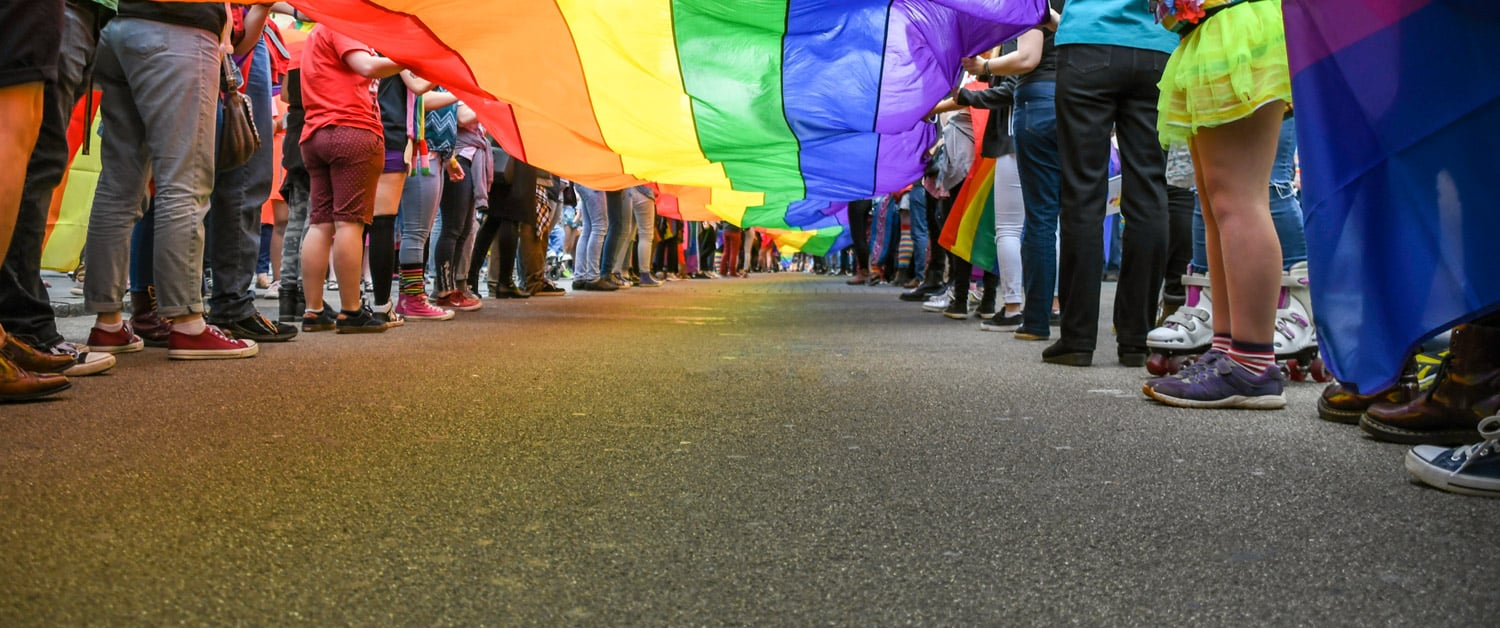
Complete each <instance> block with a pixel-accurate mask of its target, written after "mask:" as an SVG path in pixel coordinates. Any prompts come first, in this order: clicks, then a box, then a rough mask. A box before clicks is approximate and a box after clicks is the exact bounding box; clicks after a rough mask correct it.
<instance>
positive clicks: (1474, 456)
mask: <svg viewBox="0 0 1500 628" xmlns="http://www.w3.org/2000/svg"><path fill="white" fill-rule="evenodd" d="M1479 435H1480V436H1483V437H1484V438H1485V440H1484V442H1482V443H1476V444H1473V445H1469V446H1468V447H1458V448H1454V450H1453V453H1452V454H1451V456H1450V457H1451V458H1452V460H1453V461H1454V462H1457V463H1459V465H1458V469H1457V470H1456V471H1455V472H1456V473H1462V472H1463V470H1464V469H1465V468H1467V467H1468V466H1469V465H1470V464H1472V463H1474V462H1477V461H1478V460H1479V459H1480V458H1484V457H1486V456H1489V455H1492V454H1500V414H1497V415H1495V416H1492V417H1486V418H1485V419H1484V420H1483V421H1480V422H1479Z"/></svg>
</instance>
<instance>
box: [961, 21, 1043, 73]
mask: <svg viewBox="0 0 1500 628" xmlns="http://www.w3.org/2000/svg"><path fill="white" fill-rule="evenodd" d="M1045 41H1046V40H1045V37H1044V36H1043V35H1042V31H1039V30H1037V29H1034V28H1033V29H1031V30H1029V31H1026V32H1025V33H1022V34H1021V38H1020V39H1019V40H1017V41H1016V50H1015V52H1011V53H1008V54H1004V55H1001V56H999V57H994V58H991V59H980V58H979V57H970V58H967V59H964V70H967V71H968V72H969V73H970V74H973V75H975V76H1016V75H1020V74H1025V73H1027V72H1030V71H1032V70H1035V69H1036V66H1037V64H1039V63H1041V62H1042V45H1043V43H1045Z"/></svg>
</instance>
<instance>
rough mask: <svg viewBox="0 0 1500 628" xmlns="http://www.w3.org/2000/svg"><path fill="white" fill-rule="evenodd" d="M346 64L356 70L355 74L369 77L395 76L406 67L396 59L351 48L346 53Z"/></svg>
mask: <svg viewBox="0 0 1500 628" xmlns="http://www.w3.org/2000/svg"><path fill="white" fill-rule="evenodd" d="M344 65H346V66H349V69H350V70H354V73H355V74H358V75H360V76H363V77H365V78H368V79H383V78H386V77H388V76H395V75H396V74H398V73H400V72H401V70H403V69H405V68H402V67H401V66H400V65H398V64H397V63H396V62H395V61H391V60H390V59H387V58H385V57H377V56H375V55H372V54H370V53H368V52H365V51H363V50H350V51H349V52H346V53H344Z"/></svg>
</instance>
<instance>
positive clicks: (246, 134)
mask: <svg viewBox="0 0 1500 628" xmlns="http://www.w3.org/2000/svg"><path fill="white" fill-rule="evenodd" d="M223 68H224V72H223V77H221V78H220V80H219V92H220V94H219V104H220V106H221V107H223V110H224V126H223V129H222V130H221V131H220V133H219V154H218V158H217V159H216V160H215V163H214V166H215V168H216V169H218V170H220V171H223V170H233V169H235V168H238V167H240V166H243V165H245V164H246V163H249V161H250V158H251V157H253V156H255V152H256V151H258V150H260V131H259V130H258V129H256V128H255V115H254V112H253V111H252V110H251V108H250V99H248V98H245V95H244V94H241V93H240V85H242V84H244V77H242V76H241V75H240V69H239V67H237V66H236V65H235V64H234V61H233V60H232V59H230V58H229V55H224V63H223Z"/></svg>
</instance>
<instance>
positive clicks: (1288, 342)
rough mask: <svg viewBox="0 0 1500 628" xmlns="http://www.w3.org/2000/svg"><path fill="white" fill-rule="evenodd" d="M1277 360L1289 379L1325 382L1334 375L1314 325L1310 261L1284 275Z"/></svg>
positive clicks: (1278, 311)
mask: <svg viewBox="0 0 1500 628" xmlns="http://www.w3.org/2000/svg"><path fill="white" fill-rule="evenodd" d="M1272 341H1273V343H1274V345H1275V347H1276V361H1277V362H1278V363H1279V364H1280V365H1281V369H1282V371H1283V372H1284V373H1285V374H1286V376H1287V379H1290V380H1292V381H1295V382H1301V381H1306V380H1307V379H1308V377H1311V378H1312V379H1313V381H1317V382H1326V381H1329V380H1331V379H1333V376H1332V375H1331V374H1329V373H1328V370H1327V369H1326V368H1324V366H1323V358H1322V356H1320V355H1319V354H1318V330H1317V328H1316V327H1314V325H1313V313H1312V298H1311V296H1310V294H1309V291H1308V287H1307V262H1297V263H1296V264H1294V265H1292V267H1291V268H1290V269H1288V270H1287V271H1286V273H1285V274H1284V275H1283V276H1282V279H1281V298H1280V300H1279V302H1278V303H1277V304H1276V334H1275V336H1273V338H1272Z"/></svg>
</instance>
